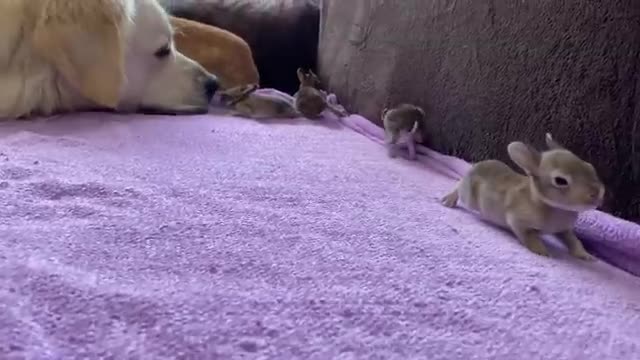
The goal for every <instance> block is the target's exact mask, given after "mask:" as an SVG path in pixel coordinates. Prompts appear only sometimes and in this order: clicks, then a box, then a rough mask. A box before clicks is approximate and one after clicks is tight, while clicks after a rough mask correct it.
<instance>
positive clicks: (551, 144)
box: [544, 133, 564, 150]
mask: <svg viewBox="0 0 640 360" xmlns="http://www.w3.org/2000/svg"><path fill="white" fill-rule="evenodd" d="M544 141H545V142H546V143H547V147H548V148H549V150H559V149H564V146H562V144H560V143H559V142H557V141H556V140H555V139H554V138H553V136H551V133H546V135H545V136H544Z"/></svg>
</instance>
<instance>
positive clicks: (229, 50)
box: [170, 16, 260, 89]
mask: <svg viewBox="0 0 640 360" xmlns="http://www.w3.org/2000/svg"><path fill="white" fill-rule="evenodd" d="M170 21H171V25H172V26H173V30H174V41H175V43H176V48H177V49H178V51H180V52H181V53H183V54H184V55H186V56H188V57H189V58H191V59H193V60H195V61H197V62H198V63H199V64H200V65H202V66H203V67H204V68H205V69H206V70H207V71H209V72H210V73H213V74H215V75H216V76H217V77H218V80H219V81H220V87H221V88H222V89H229V88H233V87H236V86H242V85H249V84H259V83H260V75H259V74H258V69H257V68H256V64H255V63H254V62H253V54H252V53H251V48H250V47H249V44H247V42H246V41H244V40H243V39H242V38H241V37H239V36H237V35H235V34H233V33H231V32H229V31H227V30H223V29H220V28H217V27H215V26H211V25H206V24H202V23H199V22H196V21H191V20H187V19H182V18H179V17H174V16H172V17H170Z"/></svg>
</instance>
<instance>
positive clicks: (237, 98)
mask: <svg viewBox="0 0 640 360" xmlns="http://www.w3.org/2000/svg"><path fill="white" fill-rule="evenodd" d="M256 90H258V85H257V84H249V85H240V86H236V87H233V88H231V89H227V90H224V91H221V92H220V100H221V102H222V103H223V104H224V105H226V106H229V107H231V108H232V109H233V110H232V111H231V112H230V113H229V114H230V115H232V116H240V117H246V118H253V119H269V118H285V119H292V118H297V117H300V116H301V115H300V114H299V113H298V112H297V111H296V109H295V108H294V107H293V105H292V104H290V103H289V102H288V101H287V100H285V99H282V98H279V97H277V96H269V95H265V94H259V93H257V92H256Z"/></svg>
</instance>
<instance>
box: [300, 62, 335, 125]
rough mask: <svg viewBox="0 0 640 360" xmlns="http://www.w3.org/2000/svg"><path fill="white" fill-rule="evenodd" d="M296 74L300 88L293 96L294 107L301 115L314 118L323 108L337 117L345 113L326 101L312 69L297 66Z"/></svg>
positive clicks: (320, 113) (318, 115)
mask: <svg viewBox="0 0 640 360" xmlns="http://www.w3.org/2000/svg"><path fill="white" fill-rule="evenodd" d="M297 75H298V81H300V88H299V89H298V92H297V93H295V95H294V98H295V106H296V109H297V110H298V111H299V112H300V113H301V114H302V115H304V116H305V117H306V118H308V119H316V118H318V117H320V115H322V112H323V111H324V110H325V109H329V110H330V111H331V112H332V113H334V114H335V115H337V116H339V117H343V116H346V115H347V114H345V113H343V112H342V111H340V110H339V109H337V108H335V107H334V106H333V105H331V104H329V103H328V102H327V96H326V94H325V93H324V92H323V91H321V90H320V89H318V87H319V86H320V80H319V79H318V76H317V75H316V74H315V73H314V72H313V71H312V70H309V71H308V72H305V71H304V70H303V69H302V68H298V71H297Z"/></svg>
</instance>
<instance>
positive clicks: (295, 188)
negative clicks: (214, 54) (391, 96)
mask: <svg viewBox="0 0 640 360" xmlns="http://www.w3.org/2000/svg"><path fill="white" fill-rule="evenodd" d="M344 125H347V126H344ZM349 127H350V128H353V129H356V130H357V131H359V132H361V133H363V134H365V135H367V136H368V137H370V138H371V139H374V140H376V141H379V140H380V135H381V133H380V131H379V129H377V128H375V127H373V126H371V125H370V124H369V123H368V122H366V120H364V119H362V118H360V117H358V116H351V117H349V118H347V119H345V120H344V121H343V123H342V124H341V123H339V122H338V121H336V120H335V119H326V120H322V121H316V122H312V121H304V120H299V121H295V122H291V123H287V124H285V123H272V124H267V123H259V122H256V121H252V120H248V119H240V118H229V117H225V116H220V115H214V114H210V115H205V116H189V117H170V116H142V115H140V116H124V115H114V114H101V113H93V114H76V115H69V116H62V117H57V118H51V119H42V120H36V121H32V122H15V121H12V122H8V123H4V124H2V125H0V152H1V155H0V201H1V204H2V205H1V206H0V359H60V360H61V359H194V360H195V359H198V360H200V359H202V360H208V359H322V360H325V359H403V360H404V359H430V360H437V359H461V360H462V359H464V360H469V359H505V360H513V359H553V360H562V359H580V360H585V359H638V358H640V336H638V329H640V278H638V277H635V276H633V275H631V274H630V273H628V272H625V271H623V270H621V269H619V268H616V267H614V266H612V265H610V264H608V263H605V262H603V261H598V262H595V263H584V262H580V261H577V260H574V259H572V258H569V257H568V256H567V255H566V253H565V251H564V250H562V249H560V248H559V247H558V248H554V252H553V253H554V257H553V258H551V259H549V258H542V257H538V256H535V255H533V254H531V253H529V252H528V251H526V250H525V249H524V248H523V247H522V246H521V245H519V244H518V243H517V242H516V241H515V240H514V238H513V237H512V236H511V235H510V234H508V233H506V232H503V231H501V230H498V229H496V228H493V227H491V226H489V225H487V224H484V223H482V222H480V221H478V220H477V219H475V218H474V217H473V216H472V215H470V214H468V213H466V212H465V211H462V210H456V209H446V208H443V207H442V206H441V205H440V204H439V203H438V198H439V197H440V196H441V195H442V194H444V193H446V192H447V191H448V190H449V189H450V188H451V186H452V185H453V183H454V180H453V179H452V177H455V176H457V175H456V174H459V173H460V172H461V171H463V170H464V169H465V167H466V166H467V164H466V163H464V162H462V161H460V160H456V159H452V158H448V157H445V156H442V155H439V154H437V153H433V152H430V151H428V150H426V149H420V150H421V151H422V153H423V154H424V155H422V156H421V158H420V160H421V162H420V163H412V162H409V161H406V160H403V159H389V158H388V157H387V156H386V153H385V150H384V148H383V147H382V146H380V145H379V144H378V143H376V141H371V140H370V139H367V138H366V137H365V136H362V135H361V134H358V133H356V132H354V131H352V130H350V129H349ZM638 228H639V227H638V226H637V225H633V224H630V223H625V222H623V221H621V220H618V219H615V218H612V217H609V216H606V215H604V214H601V213H597V212H594V213H591V214H588V215H586V216H585V217H584V218H583V219H582V220H581V222H580V224H579V232H580V234H581V235H583V236H584V237H586V239H587V241H588V242H587V244H588V245H589V247H590V248H591V249H592V250H594V251H595V252H596V253H597V254H599V255H600V256H602V257H603V258H605V259H607V260H608V261H610V262H611V263H614V264H616V265H618V266H621V267H626V268H627V270H629V271H638V270H639V268H638V265H637V262H638V259H639V258H640V256H638V255H639V248H640V246H639V245H638V239H639V238H640V231H639V230H638ZM634 239H635V240H634Z"/></svg>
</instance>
